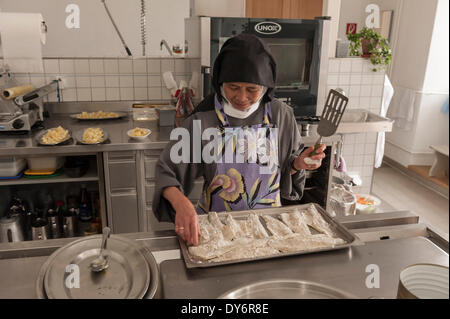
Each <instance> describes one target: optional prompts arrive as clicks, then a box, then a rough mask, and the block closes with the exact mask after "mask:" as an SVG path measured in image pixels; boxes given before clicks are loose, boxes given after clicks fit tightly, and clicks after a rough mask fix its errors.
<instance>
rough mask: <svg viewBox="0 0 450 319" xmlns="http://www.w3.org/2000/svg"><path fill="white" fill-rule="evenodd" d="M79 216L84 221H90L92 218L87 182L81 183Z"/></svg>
mask: <svg viewBox="0 0 450 319" xmlns="http://www.w3.org/2000/svg"><path fill="white" fill-rule="evenodd" d="M79 218H80V221H82V222H89V221H90V220H91V219H92V208H91V204H90V202H89V198H88V192H87V189H86V185H85V184H83V185H81V194H80V213H79Z"/></svg>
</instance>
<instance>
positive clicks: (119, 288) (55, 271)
mask: <svg viewBox="0 0 450 319" xmlns="http://www.w3.org/2000/svg"><path fill="white" fill-rule="evenodd" d="M100 244H101V235H94V236H89V237H86V238H82V239H79V240H76V241H74V242H72V243H70V244H68V245H66V246H64V247H61V248H60V249H58V250H57V251H55V252H54V253H53V254H52V256H50V258H49V259H50V260H49V264H48V267H47V270H46V272H45V276H44V288H45V294H46V295H47V297H48V298H49V299H125V298H128V299H138V298H143V297H144V295H145V294H146V292H147V289H148V287H149V283H150V279H151V278H150V270H149V265H148V262H147V260H146V258H145V257H144V255H143V254H142V252H141V251H140V247H139V246H138V245H137V244H135V242H134V241H131V240H129V239H127V238H123V237H120V236H114V235H111V237H110V238H109V240H108V252H109V256H110V257H109V267H108V268H107V269H106V270H104V271H102V272H99V273H95V272H92V271H91V270H90V269H89V264H90V263H91V261H92V260H93V259H95V258H96V257H97V256H98V254H99V252H100ZM74 270H75V271H74Z"/></svg>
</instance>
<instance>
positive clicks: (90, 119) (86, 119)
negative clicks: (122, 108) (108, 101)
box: [69, 111, 127, 121]
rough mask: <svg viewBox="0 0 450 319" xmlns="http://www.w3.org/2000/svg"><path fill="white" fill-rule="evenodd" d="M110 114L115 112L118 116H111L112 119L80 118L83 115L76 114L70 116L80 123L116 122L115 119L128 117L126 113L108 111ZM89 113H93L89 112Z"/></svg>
mask: <svg viewBox="0 0 450 319" xmlns="http://www.w3.org/2000/svg"><path fill="white" fill-rule="evenodd" d="M108 112H114V113H116V114H117V116H111V117H101V118H100V117H98V118H79V117H78V116H80V115H81V113H76V114H70V115H69V116H70V117H71V118H72V119H74V120H79V121H103V120H115V119H120V118H123V117H126V116H127V113H126V112H116V111H108ZM88 113H92V112H88Z"/></svg>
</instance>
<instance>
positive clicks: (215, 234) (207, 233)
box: [198, 215, 224, 245]
mask: <svg viewBox="0 0 450 319" xmlns="http://www.w3.org/2000/svg"><path fill="white" fill-rule="evenodd" d="M198 224H199V226H200V240H199V245H202V244H204V243H207V242H209V241H218V240H220V239H224V238H223V234H222V232H221V231H220V230H219V229H217V228H215V227H214V226H213V225H212V224H211V223H210V222H209V220H208V218H207V215H199V216H198Z"/></svg>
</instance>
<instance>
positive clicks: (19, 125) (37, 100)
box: [0, 68, 59, 132]
mask: <svg viewBox="0 0 450 319" xmlns="http://www.w3.org/2000/svg"><path fill="white" fill-rule="evenodd" d="M58 83H59V81H58V80H53V81H52V82H50V83H49V84H47V85H44V86H42V87H40V88H38V89H35V90H33V91H31V92H28V93H26V94H23V95H20V96H17V97H16V98H14V99H12V100H5V99H2V98H0V132H13V131H30V130H31V128H32V126H33V125H34V124H35V123H36V122H39V121H43V120H44V115H43V113H44V101H43V98H44V97H45V96H46V95H48V94H50V93H52V92H54V91H57V90H58V91H59V85H58ZM15 84H16V83H15V81H14V79H12V78H11V74H10V73H9V71H8V70H7V69H3V68H0V88H2V87H4V88H6V87H9V86H15ZM2 90H3V89H2Z"/></svg>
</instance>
